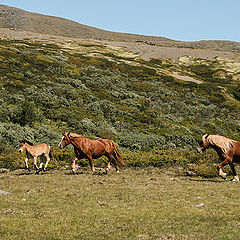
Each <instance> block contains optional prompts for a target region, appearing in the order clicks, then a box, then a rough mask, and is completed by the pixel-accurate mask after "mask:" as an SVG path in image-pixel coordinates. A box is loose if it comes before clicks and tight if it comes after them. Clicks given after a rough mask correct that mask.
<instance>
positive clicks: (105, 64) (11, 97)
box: [0, 7, 240, 166]
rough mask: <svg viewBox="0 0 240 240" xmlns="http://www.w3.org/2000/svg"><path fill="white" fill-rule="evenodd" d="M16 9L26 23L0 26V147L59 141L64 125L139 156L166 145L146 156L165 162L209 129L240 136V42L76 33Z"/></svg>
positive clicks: (187, 151)
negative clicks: (34, 25)
mask: <svg viewBox="0 0 240 240" xmlns="http://www.w3.org/2000/svg"><path fill="white" fill-rule="evenodd" d="M2 8H3V7H2ZM18 11H20V13H21V14H22V15H21V14H20V13H19V12H18ZM17 14H20V15H21V16H19V23H21V26H20V25H19V26H17V25H16V27H14V28H16V29H17V28H18V29H19V30H16V29H8V28H0V36H1V40H0V66H1V68H0V71H1V75H0V76H1V77H0V80H1V81H0V96H1V97H0V147H1V148H0V154H2V155H4V154H6V153H8V152H9V151H10V150H12V149H16V147H17V146H18V143H19V140H21V139H24V138H26V139H28V140H29V141H32V142H34V143H39V142H48V143H49V144H51V145H52V146H57V144H58V143H59V141H60V138H61V134H62V132H64V131H73V132H78V133H81V134H83V135H84V136H87V137H90V138H96V137H102V138H109V139H112V140H114V141H116V142H117V143H118V145H119V147H120V149H121V151H125V152H131V154H132V152H134V151H138V156H140V155H139V154H140V152H142V153H144V152H148V151H151V152H152V153H154V154H155V151H156V152H157V153H159V151H161V154H160V155H158V156H157V157H156V156H155V155H151V156H152V160H149V157H147V156H150V155H149V153H147V155H141V156H142V159H141V160H143V159H145V160H146V162H147V163H146V165H149V164H152V163H153V162H154V165H156V166H158V165H161V164H162V161H163V162H164V161H166V162H171V161H172V162H176V161H178V160H179V159H180V160H179V161H189V159H186V154H192V152H193V150H194V149H195V147H196V145H197V143H198V141H199V139H200V137H201V135H202V134H205V133H210V134H221V135H224V136H226V137H230V138H233V139H235V140H240V136H239V130H240V119H239V115H240V104H239V101H238V100H239V99H240V87H239V81H240V63H239V55H238V53H237V51H238V50H237V48H233V45H234V44H236V46H238V43H233V45H231V44H230V43H229V47H226V49H229V48H231V51H229V50H225V48H224V47H222V49H223V50H222V51H220V50H217V49H214V48H215V47H216V45H214V43H215V42H214V43H213V42H211V44H213V46H212V48H211V49H208V48H207V45H206V43H205V42H200V43H199V44H203V46H202V48H201V49H199V48H193V49H189V48H188V47H186V45H185V44H188V43H181V44H182V47H174V46H170V45H168V46H163V45H154V44H153V43H152V42H148V41H147V42H145V40H144V41H142V40H141V41H139V40H138V41H135V42H131V41H130V42H127V41H126V39H124V41H123V40H121V41H120V40H118V41H117V40H115V41H109V40H107V39H101V40H99V39H85V38H83V37H82V38H73V37H71V38H70V37H66V36H65V37H64V36H58V35H49V34H43V33H36V32H31V31H30V30H29V31H24V28H25V27H26V26H27V22H28V21H27V20H26V21H23V20H21V21H20V19H23V16H24V17H25V18H26V19H27V17H26V16H27V15H26V14H27V13H26V12H25V11H22V12H21V10H16V13H15V15H17ZM28 14H30V13H28ZM30 15H31V14H30ZM33 15H34V14H33ZM1 16H2V15H1ZM37 16H38V17H42V15H41V16H40V15H37ZM46 18H48V17H47V16H46ZM4 19H5V18H4ZM54 19H55V18H54ZM56 19H58V18H56ZM5 20H6V19H5ZM1 21H2V22H1V24H2V25H1V27H6V25H4V24H6V21H5V22H4V21H3V20H2V19H1ZM61 21H65V20H63V19H62V20H61ZM9 22H11V21H10V20H9ZM74 24H75V23H74ZM39 25H41V24H39ZM8 27H10V25H9V26H8ZM12 27H13V26H12ZM20 28H22V29H23V30H20ZM41 31H42V30H41ZM122 36H126V35H124V34H123V35H122ZM131 37H132V35H131ZM142 37H143V36H142ZM162 40H163V39H162ZM163 41H165V43H166V42H168V44H170V43H173V42H174V41H172V40H166V39H164V40H163ZM175 43H176V42H175ZM218 43H219V44H223V45H224V44H225V43H224V42H218ZM176 44H180V43H176ZM194 44H196V43H194ZM207 44H210V42H209V43H207ZM198 46H200V45H198ZM224 46H227V45H224ZM150 53H151V54H150ZM164 54H165V55H164ZM165 150H166V152H167V153H168V154H170V155H171V156H168V157H166V155H162V154H163V152H162V151H165ZM139 151H140V152H139ZM174 152H175V153H174ZM164 154H165V153H164ZM126 156H129V155H126ZM130 156H131V157H133V158H135V159H136V158H137V157H136V156H135V155H130ZM160 156H161V157H160ZM61 158H62V159H64V156H61ZM192 159H193V158H192ZM129 161H130V160H129ZM138 161H140V160H138ZM138 164H140V165H141V164H142V163H140V162H138V163H137V164H136V162H135V165H138ZM0 165H1V159H0ZM133 165H134V164H133Z"/></svg>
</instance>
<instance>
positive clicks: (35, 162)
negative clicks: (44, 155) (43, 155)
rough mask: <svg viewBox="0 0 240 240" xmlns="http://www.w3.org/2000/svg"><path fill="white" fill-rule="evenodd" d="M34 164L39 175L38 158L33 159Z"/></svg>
mask: <svg viewBox="0 0 240 240" xmlns="http://www.w3.org/2000/svg"><path fill="white" fill-rule="evenodd" d="M33 163H34V166H35V169H36V173H39V172H40V171H41V170H40V171H39V167H38V166H37V157H33Z"/></svg>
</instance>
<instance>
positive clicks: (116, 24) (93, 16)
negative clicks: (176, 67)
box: [0, 0, 240, 42]
mask: <svg viewBox="0 0 240 240" xmlns="http://www.w3.org/2000/svg"><path fill="white" fill-rule="evenodd" d="M0 4H4V5H8V6H12V7H17V8H21V9H23V10H26V11H30V12H36V13H41V14H45V15H50V16H57V17H63V18H67V19H70V20H73V21H76V22H79V23H81V24H85V25H88V26H92V27H96V28H100V29H104V30H108V31H113V32H123V33H135V34H141V35H150V36H161V37H167V38H171V39H174V40H182V41H199V40H230V41H237V42H240V30H239V28H240V0H1V1H0Z"/></svg>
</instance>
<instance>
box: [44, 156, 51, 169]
mask: <svg viewBox="0 0 240 240" xmlns="http://www.w3.org/2000/svg"><path fill="white" fill-rule="evenodd" d="M46 159H47V161H46V163H45V166H44V169H43V171H46V170H47V166H48V163H49V161H50V157H49V155H46Z"/></svg>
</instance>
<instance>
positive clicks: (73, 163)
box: [72, 157, 77, 173]
mask: <svg viewBox="0 0 240 240" xmlns="http://www.w3.org/2000/svg"><path fill="white" fill-rule="evenodd" d="M76 160H77V157H74V158H73V159H72V172H73V173H75V171H76V165H75V161H76Z"/></svg>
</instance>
